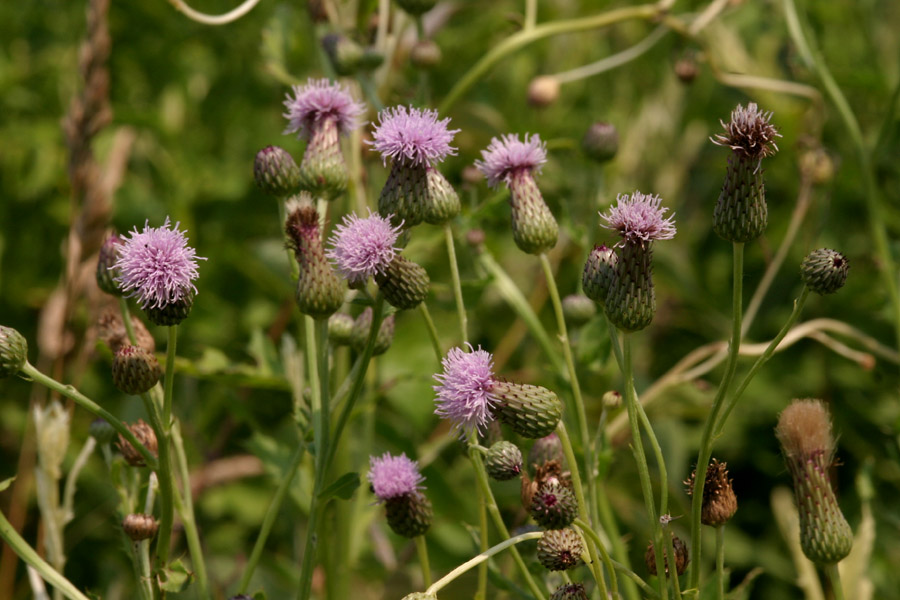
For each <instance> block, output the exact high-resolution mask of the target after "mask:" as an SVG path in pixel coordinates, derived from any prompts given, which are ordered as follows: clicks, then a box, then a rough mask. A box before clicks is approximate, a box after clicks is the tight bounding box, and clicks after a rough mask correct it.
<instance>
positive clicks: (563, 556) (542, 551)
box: [537, 529, 585, 571]
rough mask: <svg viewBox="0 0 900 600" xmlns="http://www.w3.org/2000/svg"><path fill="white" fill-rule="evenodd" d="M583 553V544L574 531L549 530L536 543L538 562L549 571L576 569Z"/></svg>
mask: <svg viewBox="0 0 900 600" xmlns="http://www.w3.org/2000/svg"><path fill="white" fill-rule="evenodd" d="M584 551H585V549H584V542H583V541H582V540H581V536H580V535H578V532H577V531H575V530H574V529H549V530H547V531H545V532H544V535H542V536H541V539H539V540H538V543H537V555H538V560H539V561H540V563H541V564H542V565H543V566H544V568H545V569H547V570H550V571H567V570H569V569H571V568H573V567H577V566H578V565H579V564H581V555H582V554H584Z"/></svg>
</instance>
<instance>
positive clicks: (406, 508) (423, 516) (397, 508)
mask: <svg viewBox="0 0 900 600" xmlns="http://www.w3.org/2000/svg"><path fill="white" fill-rule="evenodd" d="M384 507H385V513H386V514H387V522H388V525H390V526H391V529H392V530H393V531H394V533H396V534H397V535H402V536H403V537H408V538H414V537H416V536H418V535H422V534H424V533H425V532H426V531H428V528H429V527H431V521H432V519H433V517H434V513H433V511H432V508H431V501H430V500H429V499H428V497H426V496H425V494H423V493H422V492H420V491H418V490H416V491H414V492H411V493H409V494H403V495H402V496H395V497H393V498H388V499H387V500H385V502H384Z"/></svg>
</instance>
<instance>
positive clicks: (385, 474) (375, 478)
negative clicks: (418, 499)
mask: <svg viewBox="0 0 900 600" xmlns="http://www.w3.org/2000/svg"><path fill="white" fill-rule="evenodd" d="M367 477H368V479H369V483H370V484H371V485H372V491H374V492H375V496H377V497H378V499H379V500H380V501H382V502H384V501H385V500H389V499H391V498H396V497H397V496H405V495H407V494H411V493H413V492H415V491H416V490H420V489H422V488H423V487H424V486H423V485H421V484H422V482H423V481H425V478H424V477H422V475H421V474H420V473H419V463H417V462H416V461H414V460H411V459H409V458H407V457H406V454H405V453H404V454H401V455H400V456H391V455H390V453H388V452H385V453H384V454H383V455H382V456H380V457H379V456H370V457H369V474H368V476H367Z"/></svg>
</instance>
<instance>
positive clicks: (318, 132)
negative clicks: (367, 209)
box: [300, 119, 350, 200]
mask: <svg viewBox="0 0 900 600" xmlns="http://www.w3.org/2000/svg"><path fill="white" fill-rule="evenodd" d="M338 134H339V131H338V124H337V122H336V121H335V120H334V119H322V120H321V121H319V122H318V123H317V124H316V126H315V127H313V128H312V132H311V133H310V137H309V144H308V145H307V146H306V152H304V154H303V161H302V162H301V163H300V189H302V190H306V191H308V192H310V193H311V194H313V195H315V196H319V197H322V198H325V199H326V200H332V199H334V198H336V197H337V196H339V195H341V194H342V193H343V192H344V190H346V189H347V182H348V181H349V179H350V175H349V174H348V173H347V163H345V162H344V155H343V154H341V143H340V139H339V135H338Z"/></svg>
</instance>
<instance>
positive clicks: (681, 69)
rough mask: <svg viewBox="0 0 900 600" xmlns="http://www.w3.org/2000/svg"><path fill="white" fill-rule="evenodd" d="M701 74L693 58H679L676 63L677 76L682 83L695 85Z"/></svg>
mask: <svg viewBox="0 0 900 600" xmlns="http://www.w3.org/2000/svg"><path fill="white" fill-rule="evenodd" d="M699 72H700V69H699V68H698V67H697V60H696V59H695V58H694V57H693V56H685V57H683V58H679V59H678V62H676V63H675V76H676V77H678V79H680V80H681V83H686V84H687V83H693V81H694V80H695V79H696V78H697V74H698V73H699Z"/></svg>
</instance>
